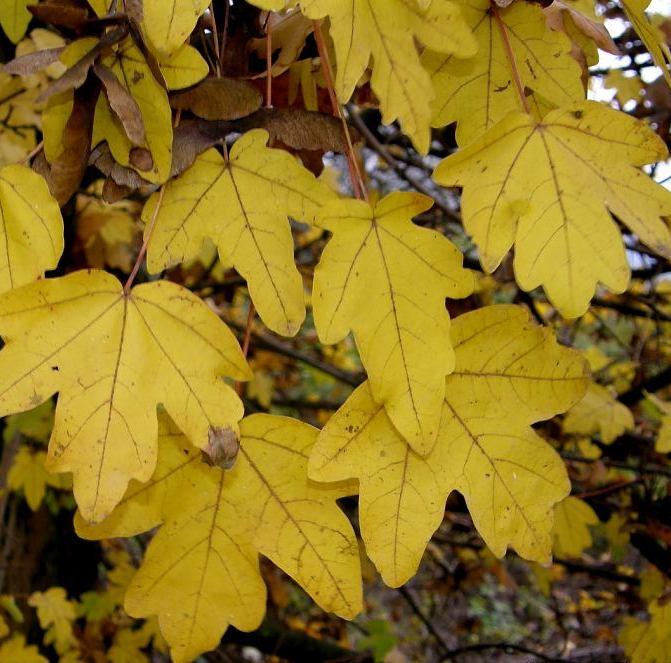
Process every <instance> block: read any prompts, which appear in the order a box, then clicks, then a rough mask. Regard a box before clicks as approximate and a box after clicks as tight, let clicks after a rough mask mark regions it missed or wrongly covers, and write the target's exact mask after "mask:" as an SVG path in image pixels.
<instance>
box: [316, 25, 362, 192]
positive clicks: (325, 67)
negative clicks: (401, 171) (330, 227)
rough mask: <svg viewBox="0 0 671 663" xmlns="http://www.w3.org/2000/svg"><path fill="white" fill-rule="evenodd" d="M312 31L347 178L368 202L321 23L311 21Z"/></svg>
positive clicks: (354, 189) (355, 190)
mask: <svg viewBox="0 0 671 663" xmlns="http://www.w3.org/2000/svg"><path fill="white" fill-rule="evenodd" d="M312 25H313V30H314V34H315V41H316V42H317V50H318V51H319V62H320V64H321V68H322V73H323V74H324V80H325V81H326V87H327V89H328V93H329V97H330V99H331V107H332V109H333V115H335V116H336V117H338V118H340V122H341V123H342V128H343V134H344V135H345V140H346V141H347V165H348V166H349V176H350V180H351V182H352V189H353V191H354V196H355V197H356V198H359V199H360V200H368V193H367V192H366V186H365V184H364V181H363V176H362V175H361V170H360V169H359V163H358V161H357V160H356V155H355V154H354V145H353V144H352V136H351V135H350V133H349V127H348V126H347V120H346V119H345V115H344V114H343V112H342V106H341V105H340V102H339V101H338V97H337V96H336V93H335V85H334V84H333V69H332V67H331V58H330V57H329V53H328V49H327V48H326V42H325V40H324V34H323V33H322V25H321V21H318V20H316V21H313V22H312Z"/></svg>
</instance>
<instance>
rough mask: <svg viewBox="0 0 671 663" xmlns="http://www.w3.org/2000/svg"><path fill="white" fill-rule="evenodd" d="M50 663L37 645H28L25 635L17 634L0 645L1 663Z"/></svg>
mask: <svg viewBox="0 0 671 663" xmlns="http://www.w3.org/2000/svg"><path fill="white" fill-rule="evenodd" d="M17 661H21V663H49V660H48V659H47V658H45V657H44V656H42V654H40V653H39V652H38V650H37V647H35V645H27V644H26V637H25V636H24V635H15V636H13V637H12V638H10V639H9V640H7V641H5V642H3V643H2V644H1V645H0V663H16V662H17Z"/></svg>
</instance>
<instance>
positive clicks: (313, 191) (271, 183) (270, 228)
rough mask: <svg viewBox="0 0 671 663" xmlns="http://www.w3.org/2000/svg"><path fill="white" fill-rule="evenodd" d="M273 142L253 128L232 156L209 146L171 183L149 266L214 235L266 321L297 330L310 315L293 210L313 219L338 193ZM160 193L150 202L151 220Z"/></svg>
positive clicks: (162, 264)
mask: <svg viewBox="0 0 671 663" xmlns="http://www.w3.org/2000/svg"><path fill="white" fill-rule="evenodd" d="M267 141H268V133H267V132H266V131H264V130H262V129H255V130H253V131H250V132H248V133H246V134H245V135H244V136H242V137H241V138H239V139H238V140H237V141H236V143H235V145H234V146H233V149H232V150H231V154H230V158H229V159H228V161H226V160H225V159H224V157H222V156H221V155H220V154H219V153H218V152H217V151H216V150H215V149H210V150H208V151H206V152H204V153H203V154H201V155H200V156H199V157H198V158H197V159H196V161H195V163H194V164H193V166H191V168H189V169H188V170H187V171H185V172H184V173H183V174H182V175H181V176H180V177H178V178H177V179H175V180H172V181H171V182H169V183H168V184H167V185H166V187H165V192H164V195H163V201H162V204H161V207H160V210H159V212H158V216H157V218H156V224H155V227H154V230H153V233H152V235H151V238H150V240H149V249H148V253H147V265H148V268H149V270H150V271H151V272H153V273H157V272H160V271H161V270H163V269H165V268H166V267H169V266H171V265H174V264H175V263H178V262H181V261H184V260H188V259H189V258H192V257H194V256H196V255H197V254H198V252H199V251H200V248H201V246H202V243H203V240H204V239H205V238H206V237H211V238H212V239H213V240H214V241H215V242H216V243H217V246H218V248H219V257H220V259H221V261H222V262H223V263H225V264H229V265H234V266H235V268H236V269H237V270H238V271H239V272H240V274H241V275H242V276H244V277H245V278H246V279H247V285H248V287H249V293H250V295H251V297H252V300H253V301H254V305H255V306H256V308H257V309H258V311H259V315H260V316H261V318H262V319H263V321H264V322H265V323H266V325H267V326H268V327H270V328H271V329H272V330H274V331H276V332H278V333H279V334H285V335H287V336H293V335H294V334H296V332H297V331H298V330H299V328H300V326H301V324H302V322H303V319H304V318H305V301H304V294H303V280H302V278H301V276H300V274H299V272H298V270H297V269H296V265H295V263H294V245H293V239H292V236H291V228H290V226H289V223H288V218H287V217H289V216H291V217H293V218H295V219H297V220H301V221H307V222H311V221H312V220H313V219H314V216H315V214H316V213H317V211H318V209H319V207H320V206H321V205H322V204H324V203H325V202H327V201H329V200H331V199H333V198H334V197H335V194H333V193H332V192H331V191H330V190H329V189H328V187H327V186H326V185H325V184H323V183H322V182H319V181H318V180H316V179H315V177H314V176H313V175H312V174H311V173H310V172H309V171H308V170H306V169H305V168H303V166H301V164H300V163H299V162H298V161H296V159H295V158H294V157H292V156H291V155H290V154H288V153H287V152H285V151H283V150H274V149H271V148H268V147H266V143H267ZM157 199H158V194H156V195H155V196H153V197H152V198H150V199H149V201H148V202H147V204H146V206H145V208H144V210H143V213H142V216H143V218H144V219H145V221H149V220H150V219H151V217H152V214H153V212H154V208H155V205H156V202H157Z"/></svg>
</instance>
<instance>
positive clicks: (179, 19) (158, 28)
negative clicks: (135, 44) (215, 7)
mask: <svg viewBox="0 0 671 663" xmlns="http://www.w3.org/2000/svg"><path fill="white" fill-rule="evenodd" d="M209 4H210V0H144V1H143V3H142V9H143V20H142V29H143V31H144V34H145V36H146V37H147V39H148V40H149V43H150V44H151V46H152V48H153V49H154V50H155V51H156V52H157V53H158V54H159V55H168V54H170V53H173V52H174V51H176V50H177V49H178V48H179V47H180V46H181V45H182V44H183V43H184V42H185V41H186V40H187V38H188V37H189V35H190V34H191V31H192V30H193V29H194V27H195V26H196V21H197V20H198V17H199V16H200V15H201V14H202V13H203V12H204V11H205V10H206V9H207V7H208V6H209Z"/></svg>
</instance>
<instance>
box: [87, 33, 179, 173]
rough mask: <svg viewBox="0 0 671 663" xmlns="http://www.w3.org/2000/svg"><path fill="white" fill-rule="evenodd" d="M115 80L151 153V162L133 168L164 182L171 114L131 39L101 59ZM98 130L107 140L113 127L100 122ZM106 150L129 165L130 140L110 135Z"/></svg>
mask: <svg viewBox="0 0 671 663" xmlns="http://www.w3.org/2000/svg"><path fill="white" fill-rule="evenodd" d="M102 64H104V65H106V66H107V67H109V68H110V69H111V70H112V71H113V72H114V75H115V76H116V77H117V79H118V80H119V82H120V83H121V84H122V85H124V87H126V88H127V90H128V92H129V93H130V94H131V95H132V97H133V99H135V101H136V102H137V105H138V106H139V108H140V113H141V115H142V122H143V124H144V129H145V133H146V142H147V145H146V147H147V148H148V149H149V151H150V152H151V156H152V159H153V165H152V167H151V168H150V169H148V170H141V169H140V168H137V170H138V172H139V173H140V174H141V175H142V177H144V178H145V179H147V180H149V181H150V182H164V181H165V180H167V179H168V176H169V175H170V166H171V165H172V113H171V111H170V104H169V103H168V95H167V94H166V91H165V88H164V87H163V86H162V85H161V84H160V83H159V82H158V81H157V80H156V79H155V78H154V74H153V73H152V70H151V67H150V66H149V64H148V63H147V61H146V60H145V57H144V55H142V53H141V52H140V50H139V49H138V47H137V46H136V45H135V43H134V42H133V40H132V39H130V37H129V38H127V39H126V40H125V41H124V42H122V43H121V44H120V45H119V46H118V47H117V50H116V51H115V52H114V53H113V54H112V55H109V56H107V57H105V58H103V59H102ZM99 131H101V132H102V133H103V136H102V137H103V138H105V139H107V133H108V132H110V131H112V132H113V130H112V129H111V128H110V127H109V124H104V123H103V124H102V125H101V126H100V127H99ZM108 142H109V145H110V150H111V151H112V154H113V156H114V158H115V159H116V160H117V161H118V162H119V163H120V164H121V165H122V166H129V165H130V151H131V149H132V147H133V145H132V143H131V142H130V140H128V139H127V138H126V141H125V142H122V143H121V142H120V141H119V139H118V137H117V140H114V138H111V139H110V140H109V141H108Z"/></svg>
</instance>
